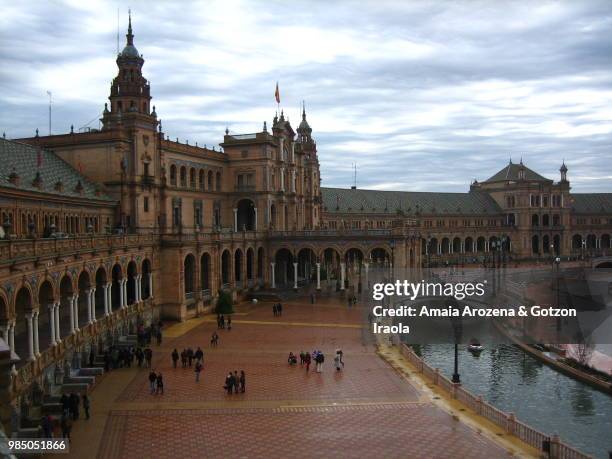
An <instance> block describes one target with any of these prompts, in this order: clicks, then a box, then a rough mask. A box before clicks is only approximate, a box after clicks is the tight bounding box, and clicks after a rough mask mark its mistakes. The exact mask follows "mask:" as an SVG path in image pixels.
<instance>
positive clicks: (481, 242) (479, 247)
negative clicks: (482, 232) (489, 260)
mask: <svg viewBox="0 0 612 459" xmlns="http://www.w3.org/2000/svg"><path fill="white" fill-rule="evenodd" d="M484 250H485V238H484V237H482V236H480V237H479V238H478V239H476V251H477V252H484Z"/></svg>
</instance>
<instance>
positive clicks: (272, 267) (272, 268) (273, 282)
mask: <svg viewBox="0 0 612 459" xmlns="http://www.w3.org/2000/svg"><path fill="white" fill-rule="evenodd" d="M275 266H276V263H274V262H271V263H270V268H271V270H272V277H271V278H270V279H271V282H270V283H271V284H272V288H276V279H275V278H274V267H275Z"/></svg>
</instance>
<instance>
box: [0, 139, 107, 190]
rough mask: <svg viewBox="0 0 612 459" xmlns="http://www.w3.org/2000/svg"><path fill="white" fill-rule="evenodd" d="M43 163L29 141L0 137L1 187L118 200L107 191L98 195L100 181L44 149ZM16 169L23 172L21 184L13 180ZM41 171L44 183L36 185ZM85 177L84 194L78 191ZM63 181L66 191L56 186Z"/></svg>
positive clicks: (17, 171)
mask: <svg viewBox="0 0 612 459" xmlns="http://www.w3.org/2000/svg"><path fill="white" fill-rule="evenodd" d="M41 155H42V156H41V166H40V168H39V167H38V149H37V148H36V147H33V146H31V145H27V144H25V143H20V142H14V141H11V140H6V139H0V164H2V167H0V187H6V188H15V189H19V190H28V191H33V192H37V193H49V194H54V195H57V196H63V197H71V198H72V197H75V198H87V199H93V200H98V201H114V199H112V198H111V197H110V196H108V195H106V194H104V193H98V195H96V185H95V184H94V183H93V182H91V181H89V180H88V179H87V178H85V177H84V176H82V175H81V174H79V173H78V172H77V171H76V170H75V169H73V168H72V166H70V165H69V164H68V163H67V162H65V161H64V160H63V159H61V158H60V157H58V156H56V155H55V154H54V153H52V152H50V151H46V150H42V151H41ZM13 172H15V173H16V174H17V175H18V176H19V185H18V186H16V185H14V184H13V183H11V182H10V180H9V176H10V175H11V174H12V173H13ZM37 172H40V177H41V178H42V186H41V187H39V188H37V187H36V186H34V185H33V183H32V182H34V179H35V178H36V173H37ZM79 180H80V181H81V185H82V187H83V192H82V194H81V193H79V192H78V191H76V187H77V184H78V182H79ZM58 181H61V182H62V185H63V189H62V191H57V190H56V189H55V184H56V183H57V182H58Z"/></svg>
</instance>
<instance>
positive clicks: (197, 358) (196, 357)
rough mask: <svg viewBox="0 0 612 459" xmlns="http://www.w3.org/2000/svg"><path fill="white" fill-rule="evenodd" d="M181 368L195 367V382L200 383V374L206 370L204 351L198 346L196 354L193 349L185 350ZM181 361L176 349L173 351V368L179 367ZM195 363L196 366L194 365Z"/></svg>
mask: <svg viewBox="0 0 612 459" xmlns="http://www.w3.org/2000/svg"><path fill="white" fill-rule="evenodd" d="M180 358H181V366H182V367H183V368H191V367H192V366H195V368H194V371H195V380H196V382H198V381H200V373H201V372H202V370H203V369H204V351H203V350H202V349H201V348H200V347H199V346H198V348H197V349H196V351H195V352H194V351H193V349H192V348H190V347H189V348H187V349H183V350H182V351H181V355H180ZM178 360H179V353H178V350H177V349H176V348H174V350H173V351H172V366H173V367H174V368H176V367H177V365H178ZM194 362H195V365H193V363H194Z"/></svg>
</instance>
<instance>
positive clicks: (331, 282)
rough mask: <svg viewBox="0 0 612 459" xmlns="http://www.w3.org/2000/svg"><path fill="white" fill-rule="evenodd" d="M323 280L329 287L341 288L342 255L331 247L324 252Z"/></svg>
mask: <svg viewBox="0 0 612 459" xmlns="http://www.w3.org/2000/svg"><path fill="white" fill-rule="evenodd" d="M321 279H325V282H326V283H327V286H328V287H332V286H335V287H336V288H338V289H339V288H340V254H339V253H338V251H337V250H336V249H333V248H331V247H329V248H327V249H325V250H324V251H323V268H322V269H321Z"/></svg>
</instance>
